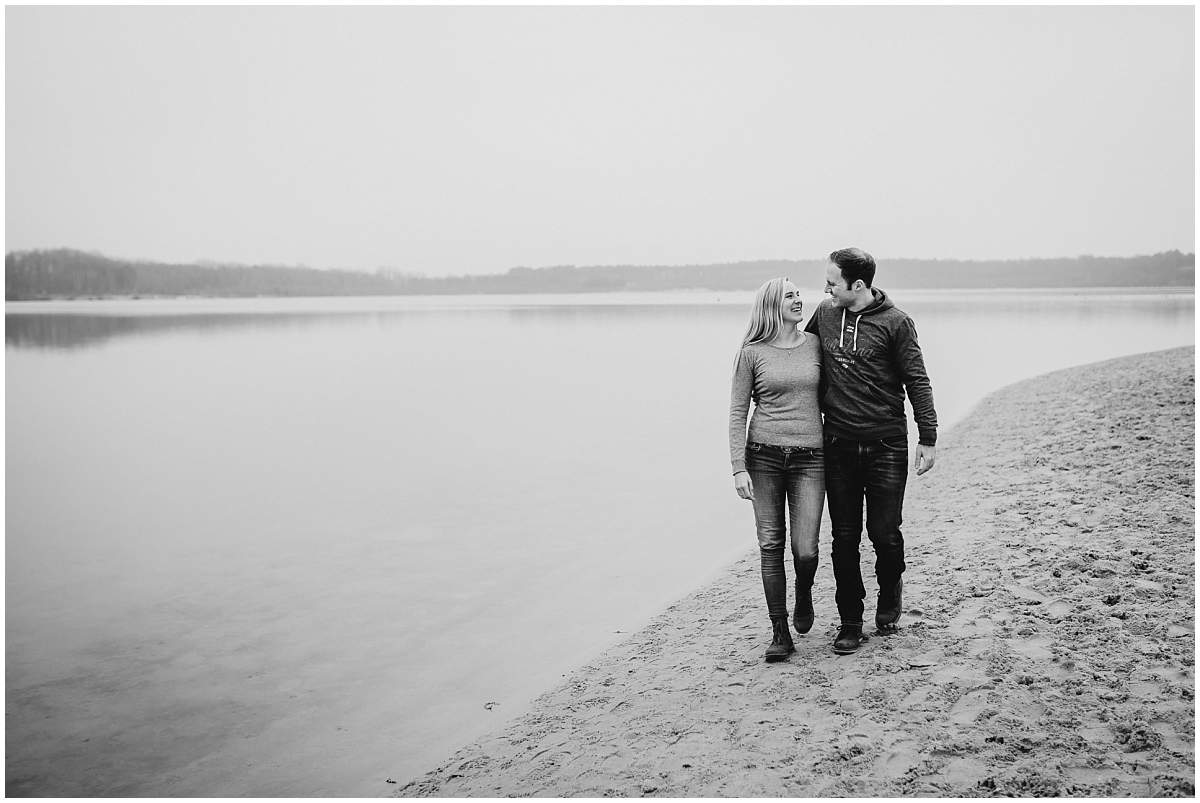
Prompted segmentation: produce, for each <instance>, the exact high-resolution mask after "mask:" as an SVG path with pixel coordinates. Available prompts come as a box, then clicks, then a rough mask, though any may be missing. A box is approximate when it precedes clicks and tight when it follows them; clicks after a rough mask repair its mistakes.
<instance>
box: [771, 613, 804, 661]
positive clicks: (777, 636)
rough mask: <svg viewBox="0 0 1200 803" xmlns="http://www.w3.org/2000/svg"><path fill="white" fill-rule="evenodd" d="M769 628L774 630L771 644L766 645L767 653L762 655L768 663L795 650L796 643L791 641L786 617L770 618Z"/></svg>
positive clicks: (779, 659)
mask: <svg viewBox="0 0 1200 803" xmlns="http://www.w3.org/2000/svg"><path fill="white" fill-rule="evenodd" d="M771 628H772V630H773V631H774V633H773V637H772V638H771V646H770V647H767V654H766V656H764V657H765V658H766V661H767V663H769V664H771V663H774V662H776V661H782V660H784V659H786V658H787V657H788V656H789V655H791V654H792V653H793V652H795V651H796V645H795V644H793V643H792V634H791V633H790V632H788V626H787V619H774V620H772V622H771Z"/></svg>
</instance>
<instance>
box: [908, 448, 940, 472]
mask: <svg viewBox="0 0 1200 803" xmlns="http://www.w3.org/2000/svg"><path fill="white" fill-rule="evenodd" d="M936 459H937V449H936V447H933V446H922V445H921V444H919V443H918V444H917V456H916V457H914V458H913V470H914V471H916V472H917V476H918V477H919V476H921V475H922V474H924V473H925V472H926V471H928V470H929V469H931V468H933V461H934V460H936Z"/></svg>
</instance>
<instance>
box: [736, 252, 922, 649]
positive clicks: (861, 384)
mask: <svg viewBox="0 0 1200 803" xmlns="http://www.w3.org/2000/svg"><path fill="white" fill-rule="evenodd" d="M874 278H875V260H874V259H873V258H872V257H871V255H870V254H868V253H866V252H865V251H862V250H860V249H858V248H845V249H842V250H840V251H834V252H833V253H832V254H830V255H829V266H828V268H827V271H826V276H825V292H826V293H827V294H829V296H830V297H829V298H828V299H827V300H825V301H824V302H822V303H821V304H820V305H819V306H818V307H817V311H816V312H815V313H814V314H813V315H812V317H811V318H810V319H809V321H808V324H807V326H805V327H804V330H803V331H801V330H800V326H799V325H800V322H801V321H802V320H803V316H802V308H803V302H801V300H800V295H799V292H798V291H797V289H796V286H795V285H794V284H792V283H791V282H790V281H788V280H787V279H786V278H779V279H772V280H770V281H769V282H767V283H766V284H764V285H763V286H762V287H760V288H759V289H758V293H757V295H756V296H755V299H754V308H753V310H752V312H751V314H750V325H749V327H748V328H747V330H746V337H745V339H744V340H743V343H742V348H741V350H740V351H739V352H738V357H737V363H736V366H735V368H734V374H733V392H732V398H731V401H730V406H729V451H730V458H731V461H732V463H733V484H734V488H735V489H736V490H737V493H738V496H740V497H742V498H743V499H748V500H750V501H751V502H752V503H753V505H754V522H755V525H756V526H757V529H758V546H759V551H760V553H761V556H762V580H763V590H764V592H765V593H766V597H767V612H768V614H769V615H770V617H771V624H772V627H773V630H774V633H773V638H772V641H771V646H770V647H768V648H767V654H766V660H767V661H781V660H783V659H785V658H787V656H788V654H789V653H791V652H793V651H794V649H795V647H794V646H793V643H792V636H791V632H790V631H789V630H788V615H787V575H786V572H785V570H784V562H783V553H784V546H785V539H786V533H787V529H788V524H789V523H790V527H791V534H792V538H791V540H792V563H793V567H794V569H795V575H796V608H795V612H794V614H793V616H792V626H793V627H795V629H796V632H797V633H807V632H808V631H809V630H810V629H811V628H812V626H813V619H814V611H813V605H812V583H813V577H814V575H815V574H816V571H817V542H818V533H819V531H820V528H821V510H822V507H823V506H824V502H825V499H826V497H828V500H829V518H830V520H831V522H832V526H833V574H834V578H835V581H836V583H837V593H836V600H837V607H838V615H839V616H840V617H841V627H840V628H839V630H838V635H837V639H836V640H835V641H834V643H833V651H834V652H835V653H838V654H840V655H846V654H849V653H853V652H857V651H858V649H859V647H860V646H861V644H862V642H863V641H864V640H865V639H864V637H863V599H864V598H865V597H866V589H865V588H864V587H863V581H862V574H861V572H860V570H859V542H860V540H861V537H862V529H863V503H864V500H865V502H866V525H867V536H868V537H869V538H870V540H871V545H872V546H873V547H874V549H875V576H876V579H877V580H878V582H879V597H878V603H877V607H876V610H875V625H876V627H877V628H879V629H880V630H883V631H887V630H890V629H893V628H895V626H896V622H897V621H898V620H899V619H900V613H901V608H902V589H903V580H902V575H903V573H904V538H903V536H902V535H901V533H900V524H901V520H902V517H901V511H902V508H903V504H904V487H905V484H906V481H907V479H908V424H907V419H906V417H905V413H904V393H905V391H907V393H908V399H909V402H910V404H911V405H912V408H913V416H914V418H916V422H917V432H918V436H919V437H918V445H917V449H916V454H915V458H914V461H913V468H914V470H915V471H916V473H917V474H918V475H920V474H924V473H925V472H926V471H928V470H929V469H931V468H933V463H934V459H935V448H934V447H935V444H936V442H937V414H936V413H935V412H934V409H933V391H932V389H931V388H930V384H929V377H928V375H927V374H926V373H925V361H924V359H923V358H922V356H921V347H920V346H919V345H918V343H917V331H916V328H915V327H914V326H913V322H912V319H911V318H909V317H908V315H906V314H905V313H904V312H902V311H900V310H899V309H897V308H896V307H895V306H894V305H893V304H892V302H891V300H890V299H889V298H888V297H887V294H886V293H884V292H883V291H882V290H879V289H878V288H875V287H872V286H871V284H872V282H873V281H874ZM751 401H753V402H754V415H753V417H751V418H750V422H749V429H748V431H747V426H746V419H747V416H748V414H749V411H750V403H751ZM822 416H823V417H824V421H822ZM785 500H786V502H787V513H788V515H787V516H786V518H785V512H784V502H785Z"/></svg>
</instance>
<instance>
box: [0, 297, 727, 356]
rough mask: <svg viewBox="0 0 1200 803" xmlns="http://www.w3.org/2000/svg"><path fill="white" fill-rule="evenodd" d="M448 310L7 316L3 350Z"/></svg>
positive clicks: (524, 313) (579, 314)
mask: <svg viewBox="0 0 1200 803" xmlns="http://www.w3.org/2000/svg"><path fill="white" fill-rule="evenodd" d="M446 314H447V310H445V309H435V308H428V309H421V308H417V309H390V310H374V311H359V310H334V311H324V312H316V311H311V312H215V313H207V312H206V313H189V314H182V315H180V314H141V315H120V314H105V315H91V314H79V313H57V312H55V313H8V314H6V315H5V331H4V345H5V346H6V347H7V348H14V349H79V348H87V347H91V346H99V345H102V344H105V343H108V342H110V341H113V340H118V339H121V338H126V337H143V336H158V335H162V334H173V333H198V332H215V331H218V330H220V331H229V332H232V331H239V330H240V331H253V330H265V329H276V330H278V329H309V328H312V327H318V326H331V325H332V326H361V325H364V324H369V325H374V326H380V327H388V328H394V327H396V326H398V325H403V324H405V323H407V322H409V321H410V320H411V319H412V318H414V317H421V318H426V319H428V318H429V317H431V316H443V317H444V316H445V315H446ZM462 314H463V315H469V316H471V317H472V318H484V319H486V318H496V319H504V320H508V321H511V322H513V323H517V324H529V323H537V324H542V323H546V322H551V321H553V322H561V323H574V322H579V321H585V320H586V321H618V320H619V321H631V322H632V321H637V320H668V321H674V320H677V321H679V322H681V323H685V322H701V321H705V322H708V321H715V320H722V319H729V318H731V317H732V318H735V319H740V318H743V317H745V310H743V309H741V308H740V307H731V306H728V305H704V304H701V305H696V306H680V305H677V304H662V305H652V304H643V305H636V306H628V307H621V306H609V305H601V306H590V305H572V306H567V305H564V306H540V305H530V306H516V307H508V308H487V307H467V308H464V309H463V310H462Z"/></svg>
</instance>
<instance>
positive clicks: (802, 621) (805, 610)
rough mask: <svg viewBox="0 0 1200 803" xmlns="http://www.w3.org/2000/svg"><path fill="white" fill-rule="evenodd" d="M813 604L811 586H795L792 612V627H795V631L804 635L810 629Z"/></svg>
mask: <svg viewBox="0 0 1200 803" xmlns="http://www.w3.org/2000/svg"><path fill="white" fill-rule="evenodd" d="M814 618H815V617H814V614H813V604H812V588H800V587H799V586H797V587H796V612H795V613H794V614H792V627H794V628H796V632H797V633H799V634H800V635H804V634H805V633H807V632H808V631H810V630H812V626H813V619H814Z"/></svg>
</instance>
